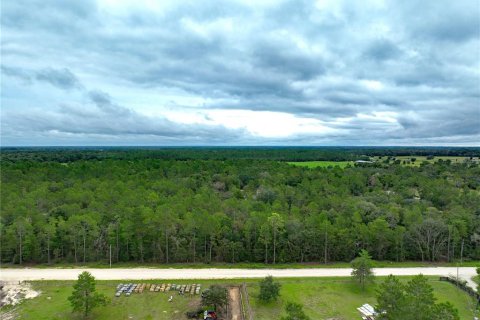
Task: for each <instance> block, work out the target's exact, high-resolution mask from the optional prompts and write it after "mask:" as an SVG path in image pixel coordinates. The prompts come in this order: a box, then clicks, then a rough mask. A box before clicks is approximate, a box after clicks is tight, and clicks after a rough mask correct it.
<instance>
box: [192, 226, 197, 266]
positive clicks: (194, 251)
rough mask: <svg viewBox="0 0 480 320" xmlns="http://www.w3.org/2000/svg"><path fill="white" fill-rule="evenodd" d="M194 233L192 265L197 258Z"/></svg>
mask: <svg viewBox="0 0 480 320" xmlns="http://www.w3.org/2000/svg"><path fill="white" fill-rule="evenodd" d="M195 236H196V235H195V232H194V233H193V263H195V258H196V256H197V251H196V247H195V242H196V241H195Z"/></svg>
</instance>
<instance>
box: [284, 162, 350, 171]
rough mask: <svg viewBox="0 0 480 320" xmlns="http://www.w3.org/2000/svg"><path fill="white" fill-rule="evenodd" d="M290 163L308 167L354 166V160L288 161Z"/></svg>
mask: <svg viewBox="0 0 480 320" xmlns="http://www.w3.org/2000/svg"><path fill="white" fill-rule="evenodd" d="M288 164H291V165H294V166H299V167H307V168H310V169H311V168H329V167H340V168H345V167H346V166H348V165H351V166H353V161H301V162H288Z"/></svg>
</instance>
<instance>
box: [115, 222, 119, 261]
mask: <svg viewBox="0 0 480 320" xmlns="http://www.w3.org/2000/svg"><path fill="white" fill-rule="evenodd" d="M115 255H116V260H117V262H118V261H119V260H118V257H119V255H120V246H119V236H118V222H117V246H116V248H115Z"/></svg>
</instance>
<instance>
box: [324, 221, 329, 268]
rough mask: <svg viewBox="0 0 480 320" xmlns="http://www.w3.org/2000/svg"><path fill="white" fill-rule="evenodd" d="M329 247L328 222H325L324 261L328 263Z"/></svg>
mask: <svg viewBox="0 0 480 320" xmlns="http://www.w3.org/2000/svg"><path fill="white" fill-rule="evenodd" d="M327 248H328V231H327V224H326V223H325V247H324V252H323V254H324V257H323V258H324V263H325V264H327V255H328V252H327Z"/></svg>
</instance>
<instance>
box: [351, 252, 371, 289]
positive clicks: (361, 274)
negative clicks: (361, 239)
mask: <svg viewBox="0 0 480 320" xmlns="http://www.w3.org/2000/svg"><path fill="white" fill-rule="evenodd" d="M372 267H373V260H372V257H371V256H370V255H369V253H368V251H367V250H362V251H360V254H359V255H358V257H357V258H355V259H354V260H353V261H352V277H353V278H354V279H355V280H356V281H358V283H360V285H361V286H362V290H365V284H366V282H368V281H371V280H373V277H374V274H373V270H372Z"/></svg>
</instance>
